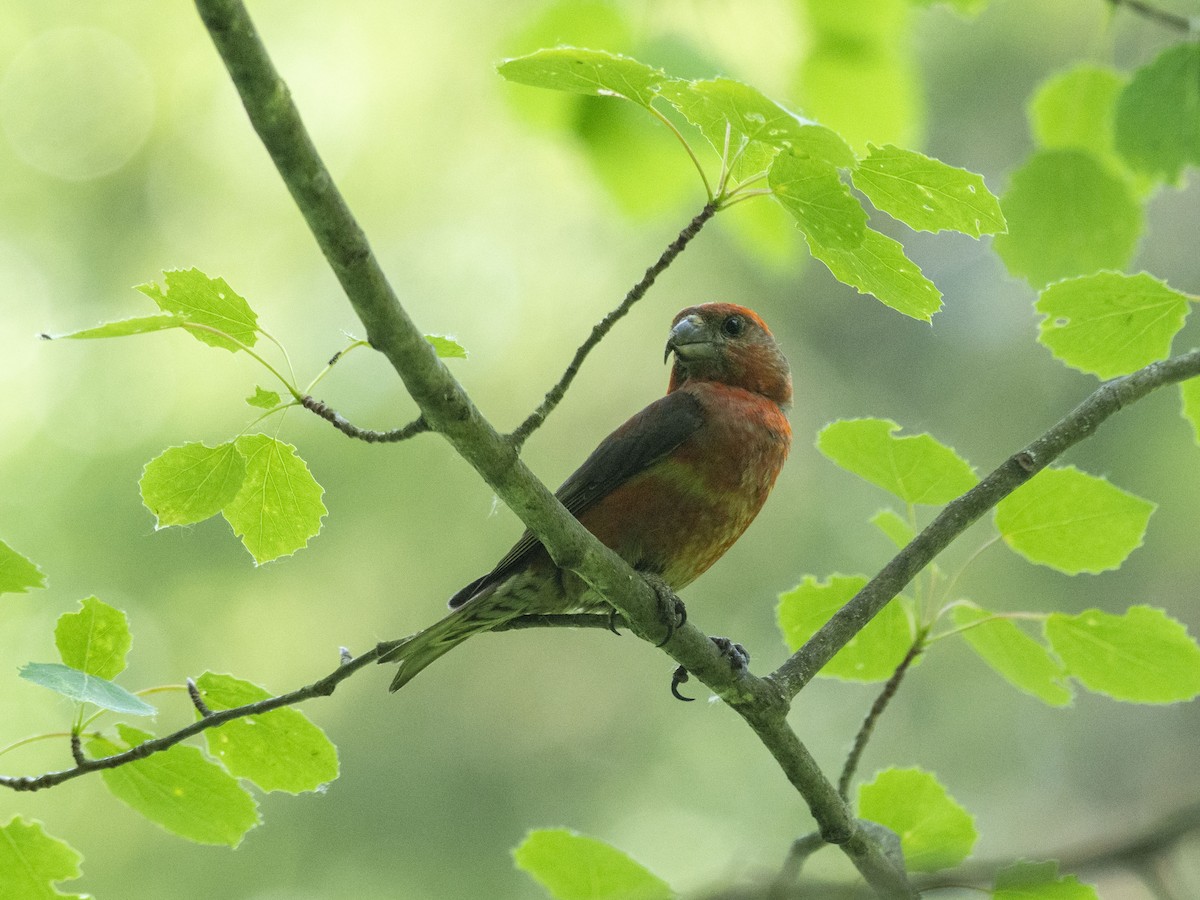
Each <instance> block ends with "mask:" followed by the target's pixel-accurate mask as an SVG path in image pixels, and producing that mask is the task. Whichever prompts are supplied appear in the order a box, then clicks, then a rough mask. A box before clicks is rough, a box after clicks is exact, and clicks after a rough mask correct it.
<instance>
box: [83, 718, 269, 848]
mask: <svg viewBox="0 0 1200 900" xmlns="http://www.w3.org/2000/svg"><path fill="white" fill-rule="evenodd" d="M117 731H118V733H119V734H120V735H121V740H122V741H124V742H125V743H126V744H127V745H129V746H130V747H135V746H137V745H138V744H141V743H143V742H145V741H147V740H149V739H150V738H151V737H152V735H150V734H147V733H146V732H144V731H139V730H138V729H136V728H131V727H129V726H128V725H117ZM87 747H88V752H89V753H91V755H92V756H93V757H96V758H100V757H104V756H112V755H114V754H116V753H120V752H122V751H123V749H124V748H122V747H119V746H117V745H116V744H114V743H113V742H112V741H109V740H106V739H104V738H94V739H93V740H91V741H89V742H88V745H87ZM100 774H101V777H102V778H103V779H104V784H105V786H106V787H107V788H108V789H109V791H110V792H112V795H113V796H114V797H116V798H117V799H118V800H120V801H121V802H122V803H125V804H126V805H128V806H129V807H130V808H132V809H134V810H135V811H137V812H139V813H141V814H142V815H143V816H145V817H146V818H147V819H149V820H150V821H151V822H154V823H155V824H156V825H160V826H162V827H163V828H165V829H166V830H167V831H169V832H171V833H172V834H177V835H179V836H180V837H183V838H187V839H188V840H189V841H195V842H196V843H197V844H227V845H228V846H230V847H236V846H237V845H238V844H240V843H241V842H242V838H243V837H244V836H245V834H246V832H247V831H249V830H250V829H251V828H253V827H254V826H255V825H257V824H258V823H259V817H258V804H257V803H256V802H255V801H254V798H253V797H252V796H250V793H249V792H248V791H246V789H245V788H243V787H242V786H241V785H240V784H238V782H237V779H236V778H234V777H233V776H231V775H229V774H227V773H226V772H225V770H224V769H222V768H221V767H220V766H219V765H217V764H216V763H214V762H212V761H211V760H207V759H205V758H204V754H203V753H201V752H200V750H199V749H197V748H196V747H190V746H188V745H187V744H176V745H175V746H173V747H171V748H169V749H167V750H162V751H160V752H158V753H152V754H151V755H150V756H147V757H146V758H145V759H139V760H137V761H136V762H131V763H126V764H125V765H123V766H117V767H116V768H113V769H104V770H103V771H102V772H101V773H100Z"/></svg>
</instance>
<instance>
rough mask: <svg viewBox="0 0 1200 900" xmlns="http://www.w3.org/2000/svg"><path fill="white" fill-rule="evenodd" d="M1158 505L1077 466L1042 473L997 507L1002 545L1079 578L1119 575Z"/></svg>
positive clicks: (1028, 558)
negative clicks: (1111, 571)
mask: <svg viewBox="0 0 1200 900" xmlns="http://www.w3.org/2000/svg"><path fill="white" fill-rule="evenodd" d="M1154 509H1155V504H1153V503H1151V502H1150V501H1149V500H1143V499H1142V498H1141V497H1138V496H1136V495H1134V494H1131V493H1129V492H1128V491H1123V490H1121V489H1120V488H1119V487H1116V486H1114V485H1113V484H1111V483H1110V482H1108V481H1106V480H1105V479H1103V478H1098V477H1096V476H1095V475H1088V474H1087V473H1086V472H1081V471H1079V470H1078V469H1076V468H1075V467H1074V466H1068V467H1066V468H1063V469H1043V470H1042V471H1041V472H1038V474H1037V475H1035V476H1033V478H1031V479H1030V480H1029V481H1027V482H1026V483H1025V484H1023V485H1021V487H1019V488H1017V489H1016V490H1015V491H1013V493H1011V494H1009V495H1008V496H1007V497H1005V498H1004V499H1003V500H1001V501H1000V503H999V504H997V506H996V528H997V529H999V531H1000V534H1001V536H1002V537H1003V538H1004V542H1005V543H1006V544H1008V546H1009V547H1011V548H1012V549H1013V550H1015V551H1016V552H1017V553H1019V554H1020V555H1021V556H1023V557H1025V558H1026V559H1027V560H1029V561H1030V562H1034V563H1040V564H1041V565H1044V566H1049V567H1050V568H1052V569H1057V570H1058V571H1060V572H1065V573H1066V574H1068V575H1078V574H1079V573H1080V572H1092V573H1096V572H1104V571H1106V570H1108V569H1116V568H1118V567H1119V566H1120V565H1121V563H1123V562H1124V561H1125V558H1126V557H1127V556H1129V554H1130V553H1132V552H1133V551H1134V550H1135V549H1136V548H1138V547H1140V546H1141V544H1142V536H1143V535H1144V534H1145V533H1146V524H1147V523H1148V522H1149V521H1150V514H1151V513H1152V512H1154Z"/></svg>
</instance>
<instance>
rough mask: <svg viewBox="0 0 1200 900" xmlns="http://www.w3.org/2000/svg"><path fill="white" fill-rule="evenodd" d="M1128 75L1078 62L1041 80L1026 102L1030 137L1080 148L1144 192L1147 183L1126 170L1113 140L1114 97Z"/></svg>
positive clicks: (1054, 145) (1055, 145)
mask: <svg viewBox="0 0 1200 900" xmlns="http://www.w3.org/2000/svg"><path fill="white" fill-rule="evenodd" d="M1128 80H1129V79H1128V77H1127V76H1126V75H1125V74H1124V73H1122V72H1118V71H1116V70H1115V69H1109V68H1106V67H1104V66H1096V65H1092V64H1089V63H1083V64H1080V65H1077V66H1074V67H1072V68H1070V69H1067V70H1065V71H1063V72H1059V73H1058V74H1057V75H1053V76H1051V77H1050V78H1048V79H1046V80H1045V81H1044V82H1042V84H1041V86H1040V87H1039V88H1038V90H1037V93H1036V94H1035V95H1034V97H1033V100H1032V101H1031V102H1030V104H1029V125H1030V129H1031V130H1032V131H1033V137H1034V140H1036V141H1037V142H1038V143H1039V144H1040V145H1041V146H1043V147H1047V148H1059V149H1075V150H1084V151H1086V152H1088V153H1090V154H1092V155H1093V156H1095V157H1096V158H1097V159H1098V160H1100V161H1101V162H1102V163H1104V164H1105V165H1106V166H1107V167H1108V168H1110V169H1112V170H1113V171H1114V172H1120V173H1127V174H1128V175H1129V177H1130V178H1133V179H1134V180H1135V182H1136V185H1135V186H1136V187H1137V189H1138V192H1139V193H1145V191H1146V190H1148V189H1149V188H1150V186H1151V182H1150V181H1149V180H1148V179H1147V178H1145V176H1138V175H1135V174H1134V173H1133V172H1130V170H1129V168H1128V166H1127V165H1126V163H1125V160H1124V159H1123V158H1122V157H1121V156H1119V155H1118V154H1117V151H1116V147H1115V146H1114V143H1113V130H1114V128H1115V119H1116V105H1117V98H1118V97H1119V96H1120V95H1121V91H1122V89H1124V87H1125V84H1126V82H1127V81H1128Z"/></svg>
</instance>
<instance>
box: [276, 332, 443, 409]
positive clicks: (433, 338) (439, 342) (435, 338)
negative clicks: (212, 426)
mask: <svg viewBox="0 0 1200 900" xmlns="http://www.w3.org/2000/svg"><path fill="white" fill-rule="evenodd" d="M425 340H427V341H429V343H431V344H432V345H433V350H434V352H435V353H437V355H438V356H439V357H441V358H442V359H466V358H467V348H466V347H464V346H463V345H462V344H460V343H459V342H458V341H456V340H454V338H451V337H446V335H444V334H427V335H425ZM276 402H278V401H276Z"/></svg>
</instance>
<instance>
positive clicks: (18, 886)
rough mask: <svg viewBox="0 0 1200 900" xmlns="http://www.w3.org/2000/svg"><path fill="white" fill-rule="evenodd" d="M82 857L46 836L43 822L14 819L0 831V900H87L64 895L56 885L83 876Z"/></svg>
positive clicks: (73, 849)
mask: <svg viewBox="0 0 1200 900" xmlns="http://www.w3.org/2000/svg"><path fill="white" fill-rule="evenodd" d="M82 860H83V856H82V855H81V854H80V853H79V851H78V850H76V849H75V848H74V847H72V846H71V845H70V844H68V843H67V842H66V841H61V840H59V839H58V838H56V837H51V836H50V835H48V834H46V832H45V830H43V828H42V823H41V822H28V821H26V820H25V819H22V818H20V817H19V816H13V817H12V818H11V819H9V820H8V824H7V825H5V826H4V827H3V828H0V897H9V898H12V900H54V898H68V900H84V895H82V894H64V893H62V892H61V891H58V890H56V889H55V887H54V882H56V881H70V880H72V879H75V878H78V877H79V876H80V874H81V873H80V871H79V863H80V862H82Z"/></svg>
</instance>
